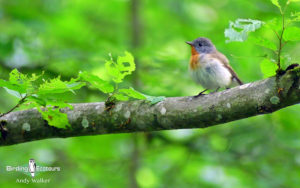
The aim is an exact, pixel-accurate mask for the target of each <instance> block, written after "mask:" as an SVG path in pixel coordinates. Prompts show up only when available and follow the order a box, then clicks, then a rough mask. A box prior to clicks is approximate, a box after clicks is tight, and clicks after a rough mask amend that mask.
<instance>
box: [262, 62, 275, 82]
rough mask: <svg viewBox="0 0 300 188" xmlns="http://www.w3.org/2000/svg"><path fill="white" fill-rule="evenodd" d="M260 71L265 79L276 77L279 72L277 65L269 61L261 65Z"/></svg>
mask: <svg viewBox="0 0 300 188" xmlns="http://www.w3.org/2000/svg"><path fill="white" fill-rule="evenodd" d="M260 70H261V72H262V73H263V75H264V78H268V77H270V76H273V75H275V73H276V70H277V65H276V64H275V63H274V62H272V61H270V60H269V59H266V58H265V59H264V60H262V62H261V63H260Z"/></svg>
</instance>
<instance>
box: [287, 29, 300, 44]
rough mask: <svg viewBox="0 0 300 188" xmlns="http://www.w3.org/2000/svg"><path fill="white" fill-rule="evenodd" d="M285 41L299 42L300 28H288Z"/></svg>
mask: <svg viewBox="0 0 300 188" xmlns="http://www.w3.org/2000/svg"><path fill="white" fill-rule="evenodd" d="M283 39H284V40H285V41H299V40H300V28H299V27H288V28H286V30H285V31H284V33H283Z"/></svg>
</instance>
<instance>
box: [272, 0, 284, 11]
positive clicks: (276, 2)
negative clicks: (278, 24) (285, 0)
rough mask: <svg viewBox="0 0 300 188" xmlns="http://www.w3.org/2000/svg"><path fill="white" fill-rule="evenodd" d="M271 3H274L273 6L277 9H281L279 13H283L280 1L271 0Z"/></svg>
mask: <svg viewBox="0 0 300 188" xmlns="http://www.w3.org/2000/svg"><path fill="white" fill-rule="evenodd" d="M271 2H272V3H273V5H275V6H276V7H278V8H279V11H280V12H282V11H281V6H280V4H279V2H278V0H271Z"/></svg>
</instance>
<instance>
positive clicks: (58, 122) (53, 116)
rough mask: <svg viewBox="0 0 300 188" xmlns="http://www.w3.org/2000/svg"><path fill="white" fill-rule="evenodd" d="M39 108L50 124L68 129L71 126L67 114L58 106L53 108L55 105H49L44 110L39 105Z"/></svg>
mask: <svg viewBox="0 0 300 188" xmlns="http://www.w3.org/2000/svg"><path fill="white" fill-rule="evenodd" d="M37 109H38V111H39V112H40V113H41V114H42V117H43V119H44V120H46V121H47V122H48V124H49V125H51V126H53V127H57V128H61V129H66V128H67V127H68V126H70V124H69V121H68V116H67V114H65V113H62V112H60V111H59V109H58V108H56V109H53V107H47V108H46V109H43V110H42V109H40V108H39V107H38V108H37Z"/></svg>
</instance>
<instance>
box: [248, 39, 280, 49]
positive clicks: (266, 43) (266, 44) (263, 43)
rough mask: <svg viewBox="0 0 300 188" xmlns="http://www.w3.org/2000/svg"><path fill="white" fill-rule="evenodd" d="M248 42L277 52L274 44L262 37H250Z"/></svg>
mask: <svg viewBox="0 0 300 188" xmlns="http://www.w3.org/2000/svg"><path fill="white" fill-rule="evenodd" d="M249 40H251V41H253V42H254V44H256V45H258V46H262V47H265V48H268V49H271V50H273V51H276V50H277V47H276V44H274V43H273V42H272V41H270V40H268V39H265V38H262V37H250V38H249Z"/></svg>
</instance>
